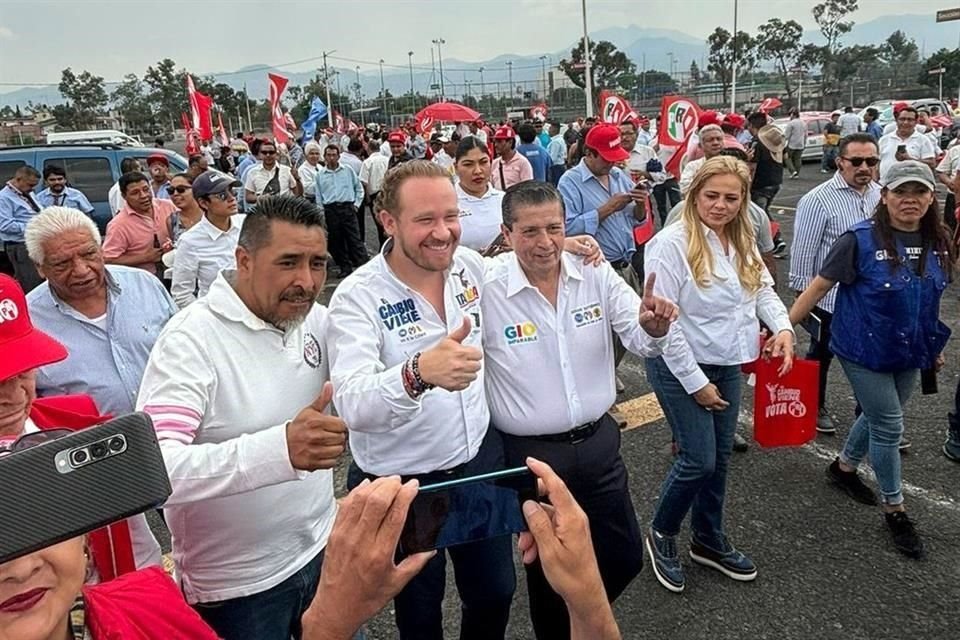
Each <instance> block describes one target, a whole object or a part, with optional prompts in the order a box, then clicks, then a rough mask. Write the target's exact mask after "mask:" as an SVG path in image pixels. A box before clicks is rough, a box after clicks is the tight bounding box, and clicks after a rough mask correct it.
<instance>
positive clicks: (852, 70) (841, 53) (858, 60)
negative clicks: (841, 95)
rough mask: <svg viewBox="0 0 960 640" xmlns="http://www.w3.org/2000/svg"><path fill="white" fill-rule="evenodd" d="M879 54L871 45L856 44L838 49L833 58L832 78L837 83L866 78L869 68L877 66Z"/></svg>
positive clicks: (878, 50)
mask: <svg viewBox="0 0 960 640" xmlns="http://www.w3.org/2000/svg"><path fill="white" fill-rule="evenodd" d="M879 54H880V49H879V48H878V47H874V46H871V45H860V44H857V45H853V46H852V47H843V48H842V49H838V50H837V52H836V53H835V54H834V56H833V60H834V62H835V64H836V66H835V69H834V77H835V78H836V80H837V81H838V82H844V81H845V80H851V79H853V78H855V77H860V78H863V77H865V76H867V75H868V73H869V70H870V69H871V68H876V67H877V66H879V63H880V60H879Z"/></svg>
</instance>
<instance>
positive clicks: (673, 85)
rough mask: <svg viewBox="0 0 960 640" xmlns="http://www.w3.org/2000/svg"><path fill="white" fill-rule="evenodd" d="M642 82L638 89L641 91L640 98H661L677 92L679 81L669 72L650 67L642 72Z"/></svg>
mask: <svg viewBox="0 0 960 640" xmlns="http://www.w3.org/2000/svg"><path fill="white" fill-rule="evenodd" d="M640 77H641V80H640V84H638V85H637V89H638V91H639V92H640V99H641V100H646V99H648V98H659V97H661V96H663V95H666V94H668V93H676V92H677V81H676V80H674V79H673V76H671V75H670V74H669V73H666V72H664V71H658V70H656V69H648V70H647V71H645V72H644V73H642V74H640Z"/></svg>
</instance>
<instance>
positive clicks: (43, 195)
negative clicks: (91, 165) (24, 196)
mask: <svg viewBox="0 0 960 640" xmlns="http://www.w3.org/2000/svg"><path fill="white" fill-rule="evenodd" d="M37 202H38V203H40V207H41V208H43V209H46V208H47V207H70V208H71V209H79V210H80V211H83V212H84V213H86V214H87V215H89V214H91V213H93V205H92V204H90V201H89V200H88V199H87V196H85V195H83V191H80V190H79V189H74V188H73V187H64V188H63V190H62V191H60V193H54V191H53V190H52V189H50V188H49V187H48V188H46V189H44V190H43V191H41V192H40V193H38V194H37Z"/></svg>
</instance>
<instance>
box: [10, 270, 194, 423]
mask: <svg viewBox="0 0 960 640" xmlns="http://www.w3.org/2000/svg"><path fill="white" fill-rule="evenodd" d="M106 278H107V313H106V318H105V319H104V320H101V321H100V323H99V324H98V319H91V318H87V317H86V316H84V315H82V314H81V313H79V312H77V311H76V310H75V309H73V307H71V306H69V305H67V304H66V303H64V302H62V301H60V299H59V298H57V296H56V294H54V293H53V291H52V290H51V289H50V284H49V283H48V282H44V283H43V284H41V285H40V286H38V287H37V288H36V289H34V290H33V291H31V292H30V293H29V294H28V295H27V306H28V307H29V309H30V317H31V318H32V319H33V324H34V325H35V326H36V327H37V328H39V329H40V330H41V331H44V332H45V333H48V334H50V335H51V336H53V337H54V338H56V339H57V340H58V341H60V342H61V343H63V345H64V346H65V347H66V348H67V353H69V354H70V355H68V356H67V359H66V360H63V361H62V362H58V363H56V364H51V365H46V366H44V367H41V368H40V369H39V371H38V372H37V393H38V394H39V395H41V396H44V395H48V396H49V395H60V394H71V393H86V394H88V395H90V396H91V397H92V398H93V399H94V400H95V401H96V403H97V407H99V409H100V411H102V412H104V413H111V414H113V415H115V416H116V415H121V414H125V413H130V412H131V411H133V410H134V406H135V405H136V401H137V391H138V390H139V389H140V380H141V378H143V372H144V369H146V366H147V358H149V356H150V350H151V349H153V344H154V342H156V340H157V336H158V335H159V334H160V330H161V329H162V328H163V325H164V324H166V322H167V320H169V319H170V318H171V317H173V314H174V313H176V311H177V307H176V305H175V304H174V303H173V299H172V298H171V297H170V294H168V293H167V291H166V289H164V288H163V285H162V284H161V283H160V280H159V279H158V278H157V277H156V276H154V275H151V274H149V273H147V272H146V271H144V270H143V269H135V268H133V267H123V266H119V265H108V266H107V267H106ZM103 322H105V326H106V330H104V329H102V328H101V327H100V325H102V324H103Z"/></svg>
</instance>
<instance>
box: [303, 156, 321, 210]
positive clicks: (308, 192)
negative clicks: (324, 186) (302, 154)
mask: <svg viewBox="0 0 960 640" xmlns="http://www.w3.org/2000/svg"><path fill="white" fill-rule="evenodd" d="M321 166H323V165H321V164H310V163H309V162H307V161H306V160H304V161H303V163H302V164H301V165H300V166H299V167H297V174H298V175H299V176H300V184H302V185H303V197H304V198H309V199H311V200H312V199H313V197H314V195H316V192H317V191H316V189H317V185H316V182H315V181H316V179H317V172H318V171H319V170H320V167H321Z"/></svg>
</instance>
